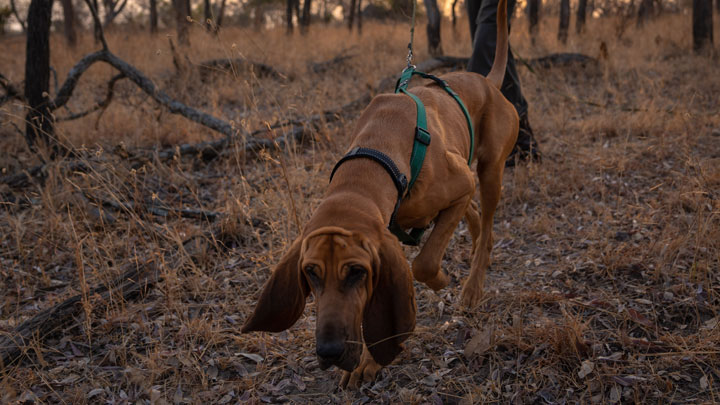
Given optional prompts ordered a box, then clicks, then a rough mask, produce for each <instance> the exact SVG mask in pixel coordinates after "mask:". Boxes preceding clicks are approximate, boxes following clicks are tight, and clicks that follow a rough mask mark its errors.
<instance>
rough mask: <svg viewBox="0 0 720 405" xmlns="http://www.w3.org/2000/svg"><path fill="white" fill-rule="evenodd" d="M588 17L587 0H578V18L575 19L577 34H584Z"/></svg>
mask: <svg viewBox="0 0 720 405" xmlns="http://www.w3.org/2000/svg"><path fill="white" fill-rule="evenodd" d="M586 15H587V0H578V8H577V18H576V19H575V32H576V33H577V34H580V33H582V32H583V31H584V30H585V16H586Z"/></svg>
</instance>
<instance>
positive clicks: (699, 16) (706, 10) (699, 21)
mask: <svg viewBox="0 0 720 405" xmlns="http://www.w3.org/2000/svg"><path fill="white" fill-rule="evenodd" d="M712 17H713V16H712V0H693V27H692V33H693V49H695V51H700V50H702V49H704V48H705V47H706V46H712V43H713V24H712V23H713V21H712ZM29 25H30V21H28V26H29Z"/></svg>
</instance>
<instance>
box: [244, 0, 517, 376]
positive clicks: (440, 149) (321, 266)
mask: <svg viewBox="0 0 720 405" xmlns="http://www.w3.org/2000/svg"><path fill="white" fill-rule="evenodd" d="M506 15H507V14H506V0H502V1H500V4H499V5H498V13H497V18H498V36H497V37H498V41H497V49H496V54H495V61H494V64H493V67H492V70H491V71H490V73H489V74H488V76H487V77H483V76H481V75H479V74H476V73H470V72H455V73H449V74H446V75H443V76H442V77H441V78H442V79H443V80H445V81H446V82H447V83H449V85H450V87H452V89H454V90H455V92H457V94H458V95H459V97H460V98H461V99H462V101H463V102H464V103H465V106H466V108H467V110H468V112H469V116H470V118H471V120H472V124H473V126H474V128H475V134H474V136H475V145H476V147H475V149H474V156H471V160H472V161H476V162H477V170H476V171H477V183H478V184H479V186H480V205H481V209H482V211H481V212H478V207H477V205H476V204H475V203H474V202H473V195H474V194H475V190H476V180H475V176H474V175H473V172H472V170H471V169H470V167H469V166H468V155H469V153H470V150H471V142H470V137H469V136H468V128H467V123H466V119H465V117H464V114H463V112H462V111H461V109H460V108H458V104H457V103H456V101H455V100H453V98H452V97H450V96H449V95H448V94H447V93H446V92H445V91H444V90H443V89H442V88H441V87H440V86H438V85H436V84H435V83H430V84H427V85H424V86H416V87H413V88H412V93H414V94H415V95H416V96H417V97H419V98H420V99H421V100H422V102H423V103H424V105H425V108H426V111H427V121H428V129H429V132H430V133H431V134H432V143H431V144H430V145H429V146H428V147H427V155H426V157H425V162H424V165H423V166H422V170H421V171H420V174H419V176H418V177H417V181H416V182H415V184H414V186H413V188H412V191H411V192H410V193H409V194H408V195H406V196H405V197H404V198H403V199H402V203H401V205H400V206H399V210H398V211H397V213H396V221H397V223H398V224H399V225H400V226H401V227H403V228H404V229H409V228H424V227H427V226H428V225H430V223H431V222H434V227H433V228H432V232H431V233H430V235H429V237H428V238H427V240H426V242H425V244H424V246H423V247H422V249H421V250H420V253H419V254H418V255H417V256H416V257H415V259H414V260H413V262H412V271H411V269H410V266H408V263H407V260H406V258H405V255H404V253H403V250H402V248H401V246H400V243H399V241H398V239H397V238H396V237H395V236H394V235H393V234H392V233H390V231H389V230H388V229H387V227H388V223H389V221H390V218H391V216H392V215H393V212H394V208H395V204H396V202H397V192H396V187H395V183H394V179H393V178H392V177H391V176H390V175H389V174H388V171H386V168H384V167H383V166H382V165H381V164H378V163H377V162H376V161H373V160H372V159H352V160H348V161H346V162H345V163H344V164H342V165H341V166H339V167H338V168H337V172H336V173H335V175H334V178H333V179H332V181H331V183H330V185H329V186H328V188H327V191H326V193H325V196H324V198H323V200H322V202H321V203H320V205H319V206H318V207H317V209H316V210H315V212H314V213H313V215H312V217H311V218H310V220H309V222H308V223H307V225H306V226H305V228H304V230H303V231H302V233H301V235H300V236H299V237H298V238H297V239H296V240H295V242H293V243H292V245H291V247H290V249H289V250H288V251H287V252H286V253H285V254H284V256H283V257H282V258H281V259H280V262H279V263H278V265H277V267H276V268H275V270H274V271H273V273H272V275H271V276H270V279H269V280H268V281H267V283H266V284H265V286H264V288H263V291H262V294H261V295H260V298H259V301H258V303H257V306H256V307H255V310H254V312H253V314H252V315H251V316H250V318H249V319H248V320H247V321H246V322H245V324H244V325H243V327H242V332H243V333H245V332H251V331H269V332H279V331H282V330H285V329H287V328H289V327H291V326H292V325H293V324H294V323H295V321H297V319H298V318H299V317H300V315H301V314H302V312H303V309H304V307H305V301H306V298H307V297H308V295H309V294H311V293H312V294H313V295H314V296H315V305H316V311H317V325H316V331H315V337H316V354H317V357H318V361H319V365H320V367H321V368H323V369H325V368H327V367H330V366H332V365H335V366H337V367H339V368H341V369H343V370H345V373H344V375H343V377H342V380H341V384H342V385H343V386H347V385H349V386H351V387H356V386H358V385H359V384H360V383H362V382H363V381H369V380H372V379H374V378H375V376H376V374H377V372H378V371H379V370H380V369H381V368H382V366H384V365H387V364H389V363H390V362H391V361H392V360H393V359H394V358H395V357H396V356H397V355H398V354H399V353H400V351H401V350H402V345H401V343H402V342H403V341H404V340H405V339H407V338H408V336H409V335H410V334H412V332H413V329H414V327H415V310H416V305H415V298H414V288H413V284H412V279H413V276H414V278H415V279H416V280H418V281H420V282H423V283H425V284H426V285H427V286H428V287H430V288H432V289H433V290H440V289H441V288H443V287H445V286H446V285H447V284H448V276H447V275H446V274H445V273H444V272H443V270H442V269H441V260H442V256H443V253H444V252H445V249H446V248H447V245H448V243H449V241H450V238H451V236H452V234H453V231H454V229H455V228H456V226H457V225H458V223H459V222H460V220H461V219H462V218H463V216H464V217H465V218H466V221H467V223H468V227H469V230H470V233H471V236H472V240H473V255H472V264H471V269H470V275H469V276H468V278H467V279H466V280H465V283H464V285H463V288H462V294H461V301H462V304H463V305H466V306H468V307H473V306H475V305H476V304H478V303H479V301H480V300H481V298H482V294H483V284H484V279H485V271H486V269H487V267H488V265H489V264H490V251H491V249H492V246H493V238H492V225H493V215H494V213H495V209H496V207H497V204H498V201H499V199H500V189H501V183H502V176H503V169H504V167H505V159H506V158H507V156H508V155H509V154H510V151H511V149H512V147H513V145H514V144H515V140H516V138H517V134H518V125H519V124H518V115H517V113H516V111H515V108H514V107H513V106H512V104H510V102H508V101H507V100H506V99H505V97H504V96H503V95H502V93H501V92H500V90H499V88H500V85H501V83H502V80H503V77H504V73H505V65H506V63H507V43H508V30H507V17H506ZM415 125H416V106H415V104H414V102H413V100H412V99H411V98H410V97H408V96H407V95H403V94H383V95H378V96H377V97H375V98H374V99H373V100H372V101H371V102H370V105H369V106H368V107H367V108H366V109H365V111H364V112H363V113H362V115H361V116H360V118H359V119H358V122H357V125H356V129H355V132H354V136H353V141H352V145H351V146H350V149H353V148H355V147H363V148H371V149H375V150H377V151H381V152H382V153H383V154H385V155H386V156H387V157H389V158H390V159H391V160H392V161H393V162H395V164H396V165H397V168H398V169H399V171H400V172H402V173H407V174H409V173H410V151H411V149H412V147H413V142H414V140H413V138H412V137H411V136H409V135H408V134H410V133H412V131H413V130H414V127H415Z"/></svg>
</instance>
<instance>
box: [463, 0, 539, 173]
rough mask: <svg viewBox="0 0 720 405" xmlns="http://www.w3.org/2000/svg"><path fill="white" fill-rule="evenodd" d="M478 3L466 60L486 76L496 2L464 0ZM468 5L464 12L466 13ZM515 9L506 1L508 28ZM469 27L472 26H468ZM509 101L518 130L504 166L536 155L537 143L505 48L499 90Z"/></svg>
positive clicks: (511, 0)
mask: <svg viewBox="0 0 720 405" xmlns="http://www.w3.org/2000/svg"><path fill="white" fill-rule="evenodd" d="M473 2H478V3H480V6H479V8H478V12H477V15H476V19H475V22H476V27H477V28H476V29H475V36H474V37H473V53H472V56H471V57H470V62H469V63H468V70H469V71H471V72H476V73H480V74H482V75H483V76H486V75H487V74H488V73H490V69H491V68H492V63H493V60H494V59H495V42H496V40H497V5H498V0H482V1H481V2H480V1H478V0H468V3H473ZM470 7H471V6H470V5H468V11H469V12H470ZM514 9H515V0H508V27H509V25H510V20H511V19H512V15H513V11H514ZM471 29H472V28H471ZM500 90H501V91H502V93H503V95H505V97H506V98H507V99H508V101H510V102H511V103H512V104H513V105H514V106H515V109H516V110H517V112H518V115H519V116H520V133H519V134H518V141H517V143H516V144H515V148H513V152H512V153H511V155H510V159H508V165H513V164H514V163H515V156H517V157H518V158H520V159H523V160H525V159H528V158H532V159H534V160H537V159H539V158H540V153H539V150H538V146H537V142H536V141H535V138H534V135H533V132H532V128H531V127H530V123H529V121H528V118H527V113H528V103H527V100H525V97H524V96H523V94H522V89H521V88H520V77H519V75H518V73H517V69H516V68H515V57H514V55H513V53H512V50H511V49H508V63H507V69H506V71H505V78H504V80H503V84H502V87H501V89H500Z"/></svg>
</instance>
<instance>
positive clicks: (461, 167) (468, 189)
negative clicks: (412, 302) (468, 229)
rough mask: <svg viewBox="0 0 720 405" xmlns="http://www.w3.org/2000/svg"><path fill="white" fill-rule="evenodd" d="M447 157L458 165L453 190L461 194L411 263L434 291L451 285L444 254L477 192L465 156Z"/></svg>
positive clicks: (437, 220)
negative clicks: (441, 265) (442, 264)
mask: <svg viewBox="0 0 720 405" xmlns="http://www.w3.org/2000/svg"><path fill="white" fill-rule="evenodd" d="M447 158H448V162H449V163H450V164H452V165H454V166H455V167H456V170H454V171H453V176H455V177H454V181H453V183H454V186H455V187H454V188H453V192H454V194H455V195H457V196H458V197H457V198H455V199H454V200H453V202H452V203H451V204H450V206H448V207H447V208H445V209H444V210H442V211H440V213H439V214H438V216H437V218H435V226H434V227H433V230H432V232H431V233H430V236H429V237H428V239H427V241H426V242H425V245H423V247H422V249H421V250H420V253H418V255H417V256H416V257H415V260H413V264H412V269H413V275H414V276H415V279H416V280H418V281H420V282H423V283H425V284H426V285H427V286H428V287H430V288H432V289H433V290H435V291H437V290H440V289H442V288H444V287H445V286H447V284H448V281H449V279H448V276H447V274H445V272H443V271H442V269H441V268H440V264H441V262H442V257H443V254H444V253H445V249H446V248H447V245H448V243H450V238H451V237H452V235H453V232H454V231H455V228H457V225H458V223H459V222H460V220H461V219H462V217H463V215H466V214H467V212H468V210H470V209H472V207H470V203H471V202H472V197H473V194H475V193H474V191H475V179H474V177H473V174H472V171H471V170H470V169H469V168H468V166H467V164H465V162H464V160H463V158H462V157H458V156H456V155H452V154H448V156H447ZM476 212H477V211H476Z"/></svg>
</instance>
